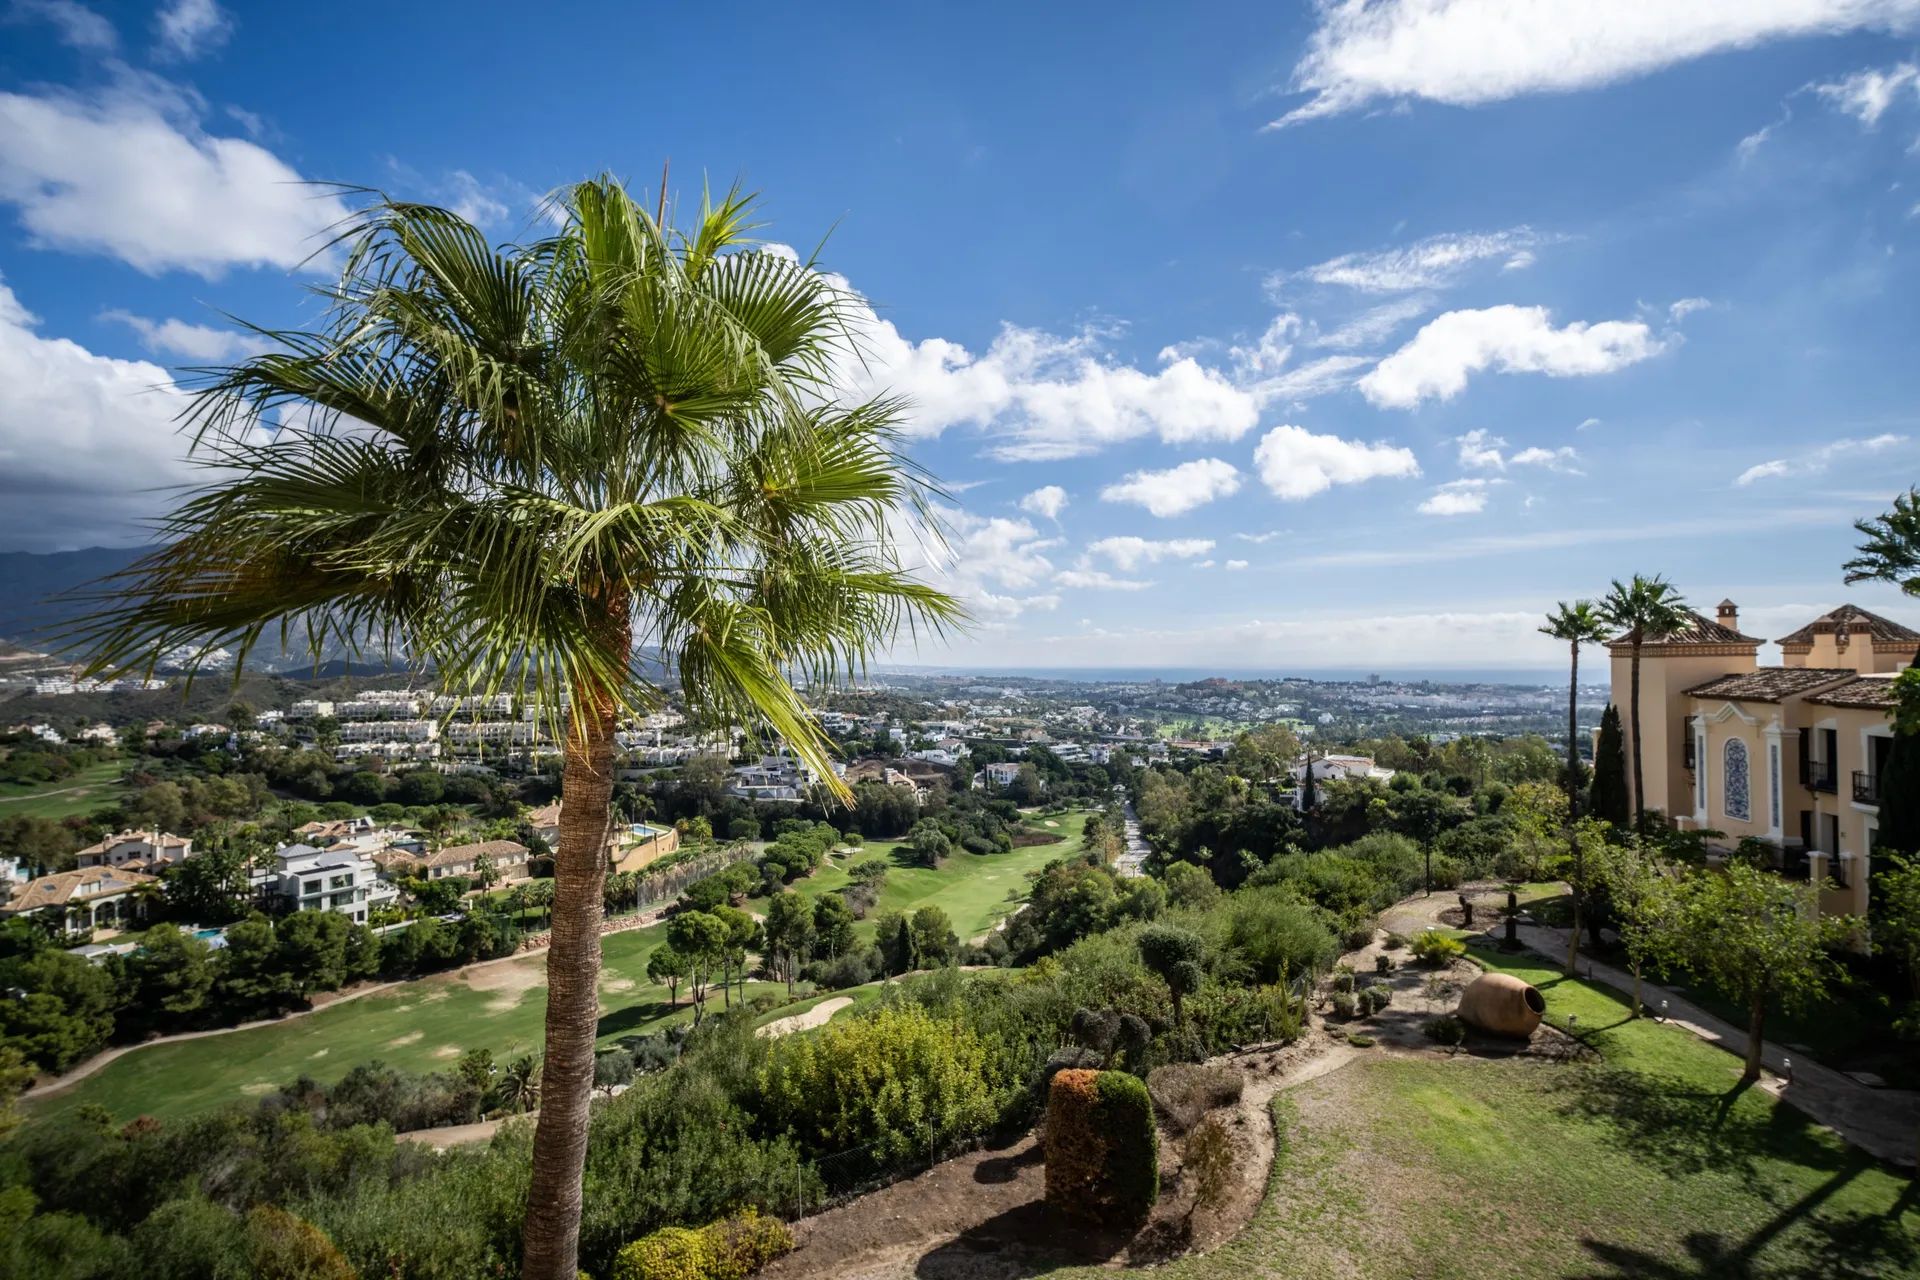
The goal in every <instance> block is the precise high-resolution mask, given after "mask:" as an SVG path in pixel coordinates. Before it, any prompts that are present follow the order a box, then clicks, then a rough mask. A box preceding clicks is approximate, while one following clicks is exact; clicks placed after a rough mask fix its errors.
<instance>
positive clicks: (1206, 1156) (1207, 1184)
mask: <svg viewBox="0 0 1920 1280" xmlns="http://www.w3.org/2000/svg"><path fill="white" fill-rule="evenodd" d="M1182 1154H1183V1155H1184V1156H1185V1166H1186V1172H1187V1173H1189V1174H1190V1175H1192V1177H1193V1209H1205V1210H1207V1211H1209V1212H1213V1211H1215V1210H1218V1209H1220V1208H1222V1207H1224V1206H1225V1205H1226V1202H1227V1194H1228V1193H1229V1192H1230V1191H1232V1190H1233V1135H1232V1134H1231V1133H1229V1132H1227V1126H1226V1124H1225V1122H1223V1121H1222V1120H1221V1119H1220V1117H1219V1116H1208V1117H1207V1118H1206V1119H1205V1120H1202V1121H1201V1122H1200V1124H1199V1126H1198V1127H1197V1128H1195V1129H1194V1131H1193V1133H1192V1134H1191V1135H1189V1136H1188V1138H1187V1145H1186V1150H1185V1151H1184V1152H1183V1153H1182ZM1192 1212H1193V1211H1192V1210H1189V1211H1188V1216H1189V1217H1191V1216H1192Z"/></svg>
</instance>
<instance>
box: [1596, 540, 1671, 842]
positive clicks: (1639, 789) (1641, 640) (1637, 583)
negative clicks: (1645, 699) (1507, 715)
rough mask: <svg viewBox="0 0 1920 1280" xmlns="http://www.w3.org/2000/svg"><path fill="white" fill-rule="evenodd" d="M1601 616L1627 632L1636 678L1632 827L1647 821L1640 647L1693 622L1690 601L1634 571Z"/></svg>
mask: <svg viewBox="0 0 1920 1280" xmlns="http://www.w3.org/2000/svg"><path fill="white" fill-rule="evenodd" d="M1600 618H1601V620H1602V621H1603V622H1605V623H1606V624H1607V625H1608V626H1610V627H1617V628H1619V629H1620V630H1621V631H1623V632H1625V633H1626V634H1625V639H1626V641H1627V643H1628V645H1629V646H1630V653H1631V655H1632V660H1633V679H1632V684H1631V693H1630V695H1629V696H1630V698H1631V700H1632V704H1631V705H1630V706H1629V707H1628V708H1627V717H1628V721H1629V723H1630V725H1631V726H1632V728H1631V733H1632V735H1633V829H1634V830H1635V831H1643V830H1645V829H1646V825H1647V792H1646V788H1645V786H1643V785H1642V783H1641V777H1640V651H1641V648H1642V646H1644V645H1646V644H1647V643H1648V642H1649V641H1652V642H1655V643H1657V642H1659V641H1661V640H1664V639H1666V638H1667V637H1668V636H1670V635H1673V634H1675V633H1676V632H1679V631H1683V630H1685V629H1686V627H1687V626H1688V625H1689V624H1690V623H1691V622H1692V620H1693V619H1692V614H1691V612H1690V611H1689V610H1688V609H1687V602H1686V601H1685V600H1684V599H1682V598H1681V596H1680V593H1679V592H1678V591H1676V590H1675V589H1674V587H1673V584H1672V583H1670V582H1668V581H1667V580H1666V579H1664V578H1662V577H1660V576H1659V575H1658V574H1655V575H1654V576H1653V577H1651V578H1648V577H1644V576H1642V575H1641V574H1637V573H1636V574H1634V575H1633V578H1632V580H1631V581H1628V582H1621V581H1620V580H1619V579H1618V578H1615V579H1614V580H1613V587H1612V589H1611V590H1610V591H1608V592H1607V598H1606V599H1604V600H1602V601H1601V602H1600Z"/></svg>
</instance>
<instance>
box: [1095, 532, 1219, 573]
mask: <svg viewBox="0 0 1920 1280" xmlns="http://www.w3.org/2000/svg"><path fill="white" fill-rule="evenodd" d="M1211 550H1213V539H1212V538H1167V539H1164V540H1162V541H1154V540H1153V539H1151V538H1136V537H1133V536H1131V535H1122V536H1119V537H1113V538H1101V539H1099V540H1098V541H1096V542H1089V543H1088V544H1087V555H1088V556H1089V557H1092V558H1104V559H1105V560H1107V561H1108V562H1110V563H1111V564H1112V565H1113V567H1114V568H1116V569H1118V570H1120V571H1121V572H1122V573H1132V572H1133V571H1134V570H1135V569H1138V568H1139V567H1140V566H1141V565H1146V564H1158V563H1159V562H1160V561H1162V560H1191V559H1193V558H1194V557H1195V556H1203V555H1205V554H1207V552H1209V551H1211Z"/></svg>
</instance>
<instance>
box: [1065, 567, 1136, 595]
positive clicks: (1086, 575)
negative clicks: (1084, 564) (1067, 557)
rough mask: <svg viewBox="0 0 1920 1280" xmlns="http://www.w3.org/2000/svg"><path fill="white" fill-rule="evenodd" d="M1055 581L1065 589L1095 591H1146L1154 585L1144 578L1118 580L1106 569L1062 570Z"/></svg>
mask: <svg viewBox="0 0 1920 1280" xmlns="http://www.w3.org/2000/svg"><path fill="white" fill-rule="evenodd" d="M1053 580H1054V581H1055V582H1057V583H1059V584H1060V585H1061V586H1063V587H1084V588H1087V589H1089V590H1093V591H1145V590H1146V589H1147V588H1148V587H1151V586H1153V585H1154V584H1153V583H1152V582H1150V581H1147V580H1146V579H1143V578H1116V577H1114V576H1113V575H1112V574H1110V573H1108V572H1107V571H1106V570H1105V569H1062V570H1061V571H1060V572H1059V573H1056V574H1054V575H1053Z"/></svg>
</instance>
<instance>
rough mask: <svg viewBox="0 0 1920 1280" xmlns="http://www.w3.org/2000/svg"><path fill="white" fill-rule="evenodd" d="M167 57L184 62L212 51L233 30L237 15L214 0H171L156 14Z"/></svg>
mask: <svg viewBox="0 0 1920 1280" xmlns="http://www.w3.org/2000/svg"><path fill="white" fill-rule="evenodd" d="M154 28H155V30H156V31H157V32H158V34H159V37H160V53H161V55H162V56H163V57H166V58H171V59H176V60H178V61H181V62H186V61H190V60H191V59H194V58H197V57H199V56H200V55H201V54H203V53H211V52H212V51H213V50H215V49H218V48H219V47H220V46H221V45H223V44H225V43H226V42H227V38H228V37H229V36H231V35H232V34H233V19H232V18H231V17H230V16H228V14H227V12H226V10H224V9H222V8H221V7H220V6H219V5H218V4H216V3H214V0H170V3H168V4H167V5H166V6H165V7H164V8H162V9H161V10H160V12H159V13H158V14H157V15H155V17H154Z"/></svg>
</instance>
